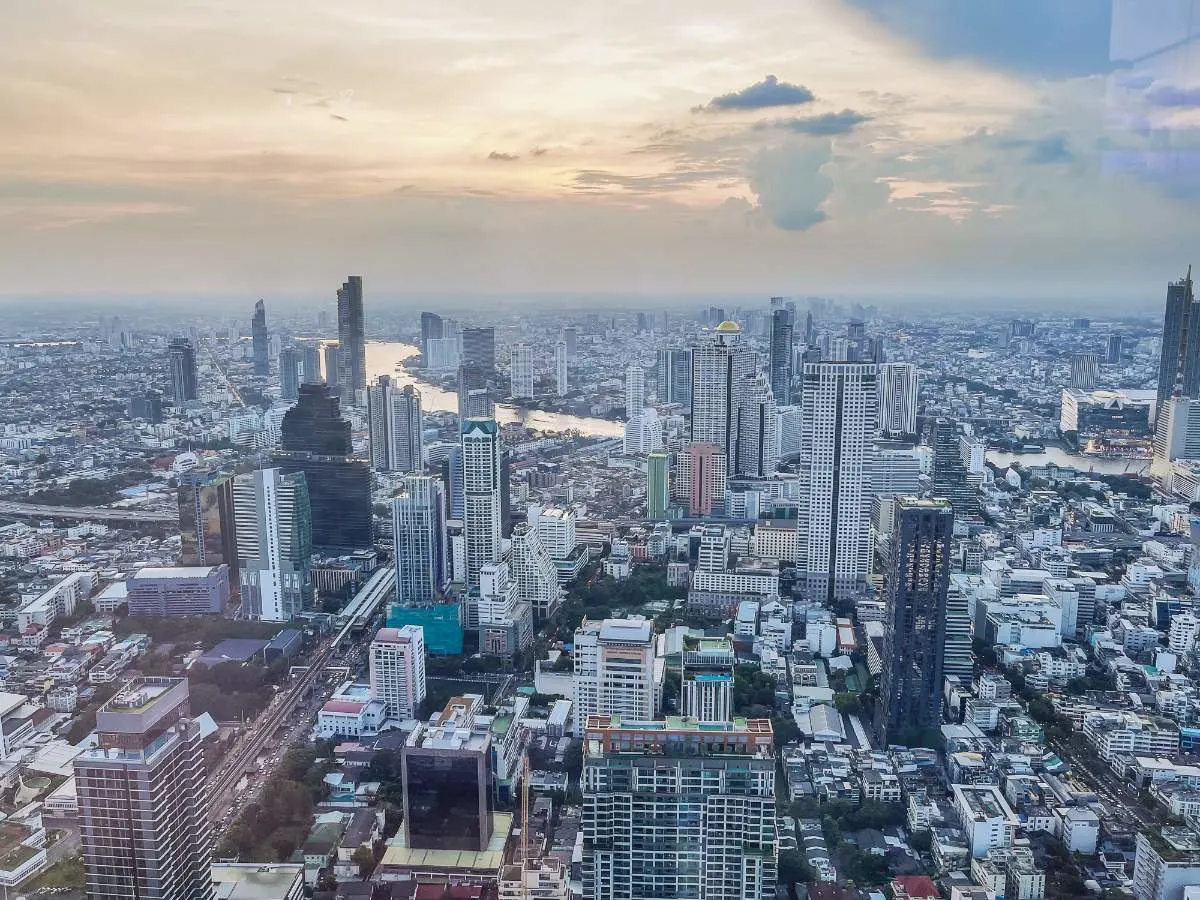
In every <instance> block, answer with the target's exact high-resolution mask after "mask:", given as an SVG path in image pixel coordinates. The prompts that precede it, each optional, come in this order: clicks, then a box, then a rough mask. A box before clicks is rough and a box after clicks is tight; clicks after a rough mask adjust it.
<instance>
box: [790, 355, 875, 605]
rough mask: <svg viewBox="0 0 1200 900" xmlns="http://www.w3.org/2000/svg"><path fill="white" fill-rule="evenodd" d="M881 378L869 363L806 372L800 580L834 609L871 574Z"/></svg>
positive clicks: (810, 367)
mask: <svg viewBox="0 0 1200 900" xmlns="http://www.w3.org/2000/svg"><path fill="white" fill-rule="evenodd" d="M877 374H878V373H877V371H876V367H875V366H874V365H872V364H869V363H845V362H843V363H806V364H805V366H804V374H803V381H802V388H801V410H802V412H801V417H800V421H801V435H800V443H801V450H800V461H799V465H798V474H799V482H800V499H799V507H798V519H799V530H798V532H797V560H798V562H797V574H798V576H799V577H800V578H801V579H803V583H804V586H805V590H806V592H807V593H808V595H809V596H810V597H813V598H819V599H824V600H826V601H827V602H829V603H830V605H832V601H833V600H835V599H840V598H843V597H849V596H853V595H854V594H855V593H856V592H857V591H858V590H859V589H860V588H861V585H862V584H863V582H864V580H865V579H866V576H867V572H868V571H869V566H870V527H869V523H870V514H871V490H870V480H871V468H872V463H873V459H874V444H873V441H874V437H875V430H876V421H877V417H878V415H879V400H878V397H877V395H876V391H877V383H876V378H877Z"/></svg>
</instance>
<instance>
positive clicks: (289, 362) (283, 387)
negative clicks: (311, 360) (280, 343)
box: [255, 347, 304, 400]
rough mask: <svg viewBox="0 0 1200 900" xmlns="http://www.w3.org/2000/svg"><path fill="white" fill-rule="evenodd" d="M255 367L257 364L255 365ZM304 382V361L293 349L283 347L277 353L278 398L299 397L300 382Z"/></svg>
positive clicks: (296, 350)
mask: <svg viewBox="0 0 1200 900" xmlns="http://www.w3.org/2000/svg"><path fill="white" fill-rule="evenodd" d="M255 364H256V365H257V363H255ZM303 380H304V361H303V357H302V356H301V355H300V351H299V350H298V349H296V348H295V347H284V348H283V349H282V350H280V351H279V397H280V399H282V400H295V399H296V398H297V397H299V396H300V382H301V381H303Z"/></svg>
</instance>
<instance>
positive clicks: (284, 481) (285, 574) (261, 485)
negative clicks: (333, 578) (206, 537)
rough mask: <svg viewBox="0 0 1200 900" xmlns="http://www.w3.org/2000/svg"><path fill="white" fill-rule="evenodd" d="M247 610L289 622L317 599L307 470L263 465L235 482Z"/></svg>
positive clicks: (244, 607)
mask: <svg viewBox="0 0 1200 900" xmlns="http://www.w3.org/2000/svg"><path fill="white" fill-rule="evenodd" d="M233 505H234V518H235V520H236V522H237V551H238V566H239V568H240V573H239V574H240V579H241V593H242V612H243V614H244V615H245V616H246V617H247V618H251V619H264V620H266V621H268V622H287V621H290V620H291V619H293V618H295V616H296V613H298V612H300V611H302V610H304V609H306V608H308V607H309V606H310V605H311V603H312V512H311V508H310V506H309V498H308V486H307V484H306V483H305V480H304V474H303V473H302V472H295V473H292V474H284V473H283V472H281V471H280V470H279V469H259V470H257V471H255V472H250V473H248V474H245V475H238V476H237V477H236V478H235V479H234V483H233Z"/></svg>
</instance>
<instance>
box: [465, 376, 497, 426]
mask: <svg viewBox="0 0 1200 900" xmlns="http://www.w3.org/2000/svg"><path fill="white" fill-rule="evenodd" d="M495 415H496V404H495V402H494V401H493V399H492V389H491V382H490V376H489V374H488V371H487V370H485V369H484V368H482V367H481V366H479V365H478V364H476V363H463V364H462V365H461V366H459V367H458V420H459V421H460V422H462V421H465V420H466V419H492V418H495Z"/></svg>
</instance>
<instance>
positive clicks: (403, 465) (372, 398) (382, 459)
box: [367, 375, 425, 472]
mask: <svg viewBox="0 0 1200 900" xmlns="http://www.w3.org/2000/svg"><path fill="white" fill-rule="evenodd" d="M367 421H368V423H369V427H370V439H371V465H372V466H373V467H374V468H375V470H376V471H377V472H420V471H421V470H422V469H423V468H424V467H425V460H424V448H423V446H422V434H421V429H422V420H421V394H420V392H419V391H417V390H415V389H414V388H413V386H412V385H411V384H406V385H405V386H404V387H402V388H401V387H399V386H398V385H397V384H396V383H395V382H393V381H392V379H391V376H389V375H380V376H379V379H378V380H377V381H376V382H375V384H373V385H371V386H370V387H369V388H368V389H367Z"/></svg>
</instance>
